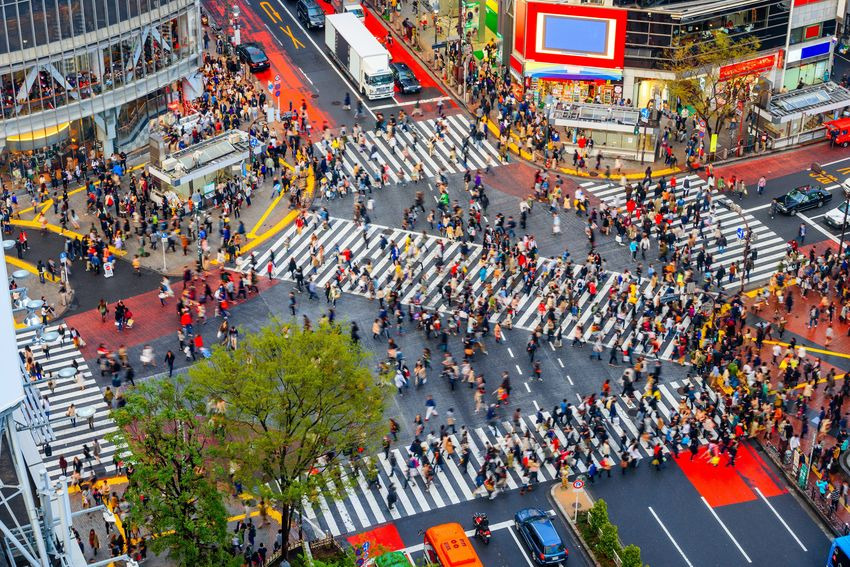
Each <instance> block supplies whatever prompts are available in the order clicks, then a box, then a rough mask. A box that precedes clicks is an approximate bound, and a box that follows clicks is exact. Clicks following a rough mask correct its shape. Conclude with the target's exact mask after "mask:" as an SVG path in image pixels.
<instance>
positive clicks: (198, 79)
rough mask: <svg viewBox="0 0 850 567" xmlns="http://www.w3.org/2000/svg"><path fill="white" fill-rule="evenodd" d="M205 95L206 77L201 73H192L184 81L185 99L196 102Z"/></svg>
mask: <svg viewBox="0 0 850 567" xmlns="http://www.w3.org/2000/svg"><path fill="white" fill-rule="evenodd" d="M203 94H204V75H203V73H201V72H200V71H196V72H195V73H192V74H191V75H189V76H188V77H186V78H184V79H183V98H184V99H185V100H195V99H196V98H200V97H201V95H203Z"/></svg>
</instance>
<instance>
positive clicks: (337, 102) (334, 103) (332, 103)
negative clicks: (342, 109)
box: [331, 100, 342, 106]
mask: <svg viewBox="0 0 850 567" xmlns="http://www.w3.org/2000/svg"><path fill="white" fill-rule="evenodd" d="M341 104H342V101H341V100H335V101H332V102H331V106H339V105H341Z"/></svg>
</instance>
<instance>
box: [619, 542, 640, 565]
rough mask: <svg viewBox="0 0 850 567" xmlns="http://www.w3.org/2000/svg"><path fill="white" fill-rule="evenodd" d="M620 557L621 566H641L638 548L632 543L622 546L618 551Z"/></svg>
mask: <svg viewBox="0 0 850 567" xmlns="http://www.w3.org/2000/svg"><path fill="white" fill-rule="evenodd" d="M620 559H621V560H622V561H623V564H622V567H643V561H641V558H640V548H639V547H638V546H636V545H634V544H631V545H627V546H626V547H624V548H623V550H622V551H621V552H620Z"/></svg>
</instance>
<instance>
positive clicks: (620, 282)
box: [244, 218, 702, 359]
mask: <svg viewBox="0 0 850 567" xmlns="http://www.w3.org/2000/svg"><path fill="white" fill-rule="evenodd" d="M394 246H395V247H396V248H397V250H396V252H393V251H392V250H393V247H394ZM346 251H347V252H349V253H350V254H351V262H350V265H348V264H347V263H346V262H345V261H343V260H341V259H340V255H342V253H343V252H346ZM322 255H324V259H323V260H322V261H321V263H319V260H318V259H319V257H321V256H322ZM394 256H395V257H397V258H398V259H399V260H398V261H395V260H393V258H394ZM485 256H486V253H485V252H484V250H483V247H482V246H481V245H479V244H475V243H461V242H458V241H448V240H446V239H442V238H439V237H437V236H430V235H426V234H422V233H420V234H417V233H414V232H411V231H406V230H402V229H396V228H390V227H384V226H380V225H369V226H362V225H361V226H358V225H357V224H356V223H354V222H352V221H349V220H344V219H336V218H332V219H330V221H329V224H328V225H327V227H323V225H322V224H321V223H318V222H315V221H311V222H310V223H309V224H308V225H307V226H306V227H305V228H304V229H303V230H302V231H301V233H300V234H299V233H298V230H297V228H296V227H294V226H292V227H289V228H288V229H287V230H286V231H285V232H284V233H283V234H282V235H281V236H280V237H279V238H278V240H277V241H276V242H275V243H274V244H273V245H272V246H271V247H270V248H269V249H268V250H266V251H265V252H263V253H262V254H261V255H260V256H259V257H257V259H256V264H255V265H256V266H260V267H262V266H265V265H266V264H267V263H268V261H269V259H270V258H272V257H273V258H274V270H273V275H274V276H275V277H277V278H280V279H289V280H291V279H292V275H291V274H290V272H289V266H290V260H294V261H295V264H296V266H298V267H300V268H301V269H302V270H303V273H304V277H305V280H307V279H312V280H313V282H314V283H315V285H316V287H317V289H319V290H321V289H323V288H324V287H325V286H326V285H328V284H332V283H333V284H335V285H340V289H341V291H343V292H346V293H353V294H356V295H360V296H364V297H370V296H371V293H372V291H371V289H378V288H381V287H384V288H392V289H395V290H396V291H397V293H398V294H399V296H400V297H401V301H402V303H403V304H407V305H417V306H421V307H423V308H425V309H429V310H433V311H437V312H440V313H449V312H452V311H453V310H454V309H455V308H457V307H458V302H457V300H456V297H455V296H454V295H451V296H450V295H447V293H446V288H447V286H449V285H450V282H451V281H452V279H453V277H454V276H453V272H454V273H455V274H456V277H457V280H456V282H455V283H456V286H455V288H456V289H464V288H468V289H469V290H470V294H471V296H472V299H471V301H470V303H472V304H476V303H477V302H479V301H482V302H484V301H486V300H487V295H488V294H491V295H495V296H496V297H497V298H498V300H497V308H496V310H495V312H493V313H492V314H491V315H490V318H489V319H490V322H491V323H495V322H500V323H503V324H504V323H505V321H506V320H507V318H508V307H509V306H511V305H513V306H515V309H514V314H513V316H512V317H511V322H512V326H513V327H515V328H520V329H525V330H533V329H535V328H536V327H537V326H538V325H540V324H541V322H542V321H543V318H542V315H541V313H542V311H541V304H542V303H545V302H546V301H548V300H549V299H550V296H552V295H553V294H554V295H557V292H553V291H552V287H551V286H550V284H553V285H555V287H556V288H557V284H558V283H559V282H561V281H563V280H564V275H565V273H566V270H567V269H569V268H568V267H566V266H567V265H566V264H562V263H561V262H560V260H559V259H551V258H542V259H540V262H539V270H538V273H539V274H541V275H540V276H539V277H538V278H537V281H536V282H535V283H533V284H528V283H526V282H524V281H523V280H522V278H520V277H513V276H508V275H504V274H503V275H501V276H500V277H498V278H496V277H494V270H495V269H497V268H496V263H495V262H493V261H491V260H492V258H487V257H485ZM404 258H407V262H402V261H401V260H403V259H404ZM314 260H316V262H317V263H318V265H315V264H314ZM405 263H406V265H407V266H408V267H407V268H402V264H405ZM244 267H245V268H246V269H247V266H244ZM572 269H573V276H574V278H575V281H576V282H583V283H580V284H576V286H575V287H574V288H573V290H572V294H573V298H574V301H575V303H574V305H573V307H572V308H571V309H569V310H568V311H565V312H564V313H563V316H562V317H561V319H560V320H559V322H558V324H559V329H560V331H561V333H562V336H563V337H564V339H565V340H566V339H567V338H573V337H574V335H577V334H581V336H582V339H583V340H585V341H587V340H595V337H596V336H599V338H601V340H602V343H603V345H604V346H608V347H610V346H612V345H614V344H615V343H616V341H617V340H618V339H619V340H620V341H621V344H622V345H623V347H624V348H628V347H631V349H632V354H635V355H640V354H649V353H652V354H653V355H655V356H659V357H662V358H667V359H669V358H674V357H675V356H674V354H675V352H676V346H677V339H678V337H679V336H680V335H681V334H682V333H683V332H685V331H686V330H687V329H688V328H689V326H690V324H691V318H690V316H689V315H687V312H688V311H689V307H691V306H693V307H694V308H695V309H699V308H700V307H701V305H702V304H701V301H702V298H701V295H700V294H699V293H697V294H684V293H682V292H683V290H682V289H680V288H676V287H674V286H672V285H667V284H658V285H656V286H655V287H652V283H651V282H650V280H649V279H648V278H643V279H641V280H637V279H636V278H634V276H627V275H624V274H620V273H617V272H602V273H598V274H596V275H595V276H593V275H591V274H589V273H585V271H586V267H585V266H583V265H574V266H572ZM358 273H359V275H357V274H358ZM367 273H368V276H367V275H366V274H367ZM559 273H560V275H559ZM482 274H483V277H482ZM370 286H371V289H370ZM674 304H675V305H677V306H678V307H677V308H676V309H675V310H674V309H673V307H674ZM579 328H580V329H581V331H580V333H577V329H579Z"/></svg>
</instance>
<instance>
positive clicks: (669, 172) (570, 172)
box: [486, 119, 682, 179]
mask: <svg viewBox="0 0 850 567" xmlns="http://www.w3.org/2000/svg"><path fill="white" fill-rule="evenodd" d="M486 120H487V128H489V130H490V132H492V134H493V135H494V136H496V138H499V137H501V135H502V134H501V133H500V132H499V128H498V127H497V126H496V125H495V124H493V122H492V121H491V120H489V119H486ZM508 149H510V150H511V151H512V152H514V153H516V154H519V156H520V157H522V158H523V159H526V160H528V161H530V162H532V163H535V162H534V160H533V159H532V156H531V154H530V153H528V152H527V151H525V150H523V149H521V148H520V147H519V146H518V145H517V144H516V143H514V142H512V141H511V136H508ZM558 171H560V172H561V173H564V174H566V175H573V176H576V177H590V178H592V177H594V176H593V175H590V174H589V173H585V172H584V171H579V170H578V169H569V168H566V167H560V168H558ZM681 172H682V169H680V168H678V167H668V168H666V169H661V170H658V171H653V172H652V175H653V176H655V177H657V176H659V175H673V174H674V173H681ZM596 177H599V176H596ZM643 178H644V174H643V173H627V174H626V179H643ZM600 179H601V177H600Z"/></svg>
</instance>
